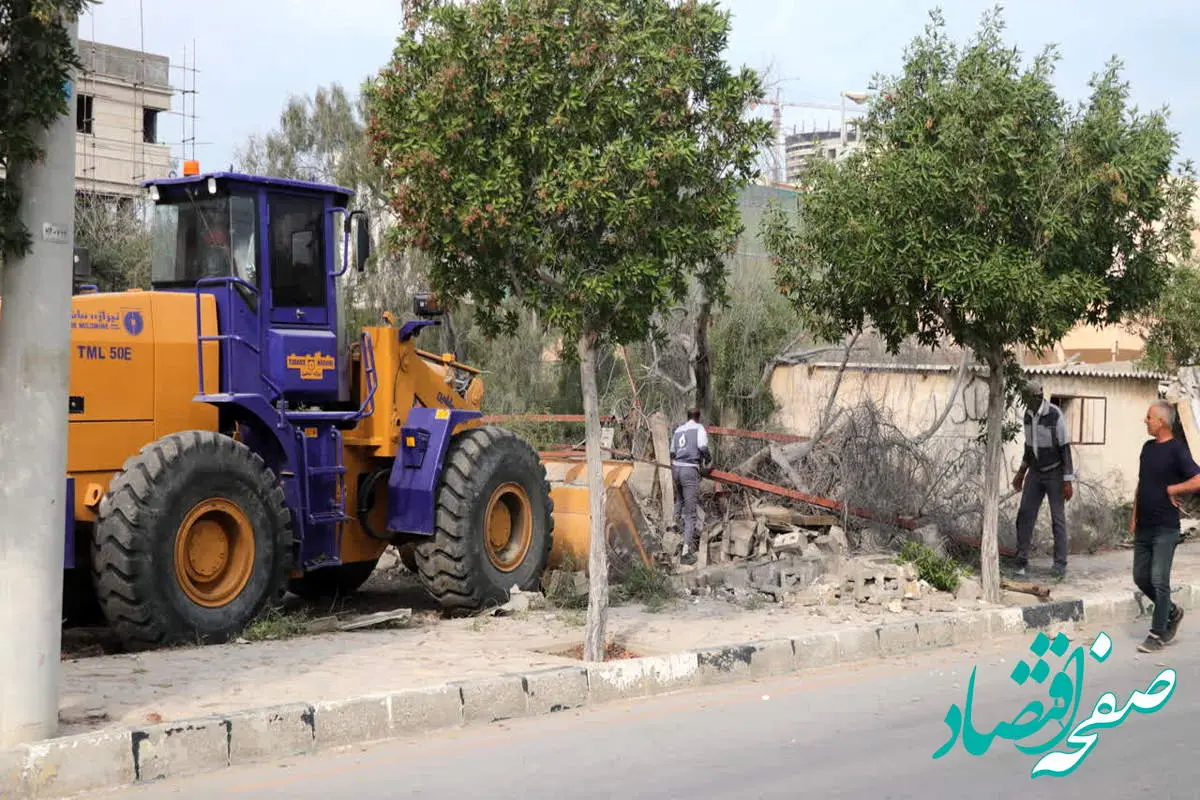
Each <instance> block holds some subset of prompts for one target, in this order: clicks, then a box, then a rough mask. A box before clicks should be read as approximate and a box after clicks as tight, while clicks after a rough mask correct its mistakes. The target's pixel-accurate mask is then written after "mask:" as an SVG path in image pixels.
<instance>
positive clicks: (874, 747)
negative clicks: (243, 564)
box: [94, 618, 1200, 800]
mask: <svg viewBox="0 0 1200 800" xmlns="http://www.w3.org/2000/svg"><path fill="white" fill-rule="evenodd" d="M1189 622H1192V620H1191V618H1189V619H1186V620H1185V621H1184V625H1183V628H1182V629H1181V631H1180V635H1179V639H1178V640H1177V642H1176V643H1175V644H1173V645H1171V646H1170V647H1168V648H1167V649H1166V650H1164V651H1163V652H1161V653H1158V654H1155V655H1144V654H1141V653H1138V652H1137V651H1136V650H1135V647H1136V645H1137V642H1138V641H1140V640H1141V638H1142V637H1143V636H1144V635H1145V630H1146V629H1145V627H1144V626H1140V625H1139V626H1125V627H1110V628H1107V629H1105V630H1106V631H1107V633H1108V635H1109V636H1110V637H1111V641H1112V651H1111V654H1110V655H1109V657H1108V658H1107V660H1105V661H1104V662H1103V663H1098V662H1097V661H1096V660H1094V659H1093V658H1090V657H1088V658H1085V659H1084V660H1085V662H1086V666H1085V668H1084V673H1083V675H1084V677H1083V681H1082V684H1083V689H1082V698H1081V700H1079V701H1078V708H1079V711H1078V715H1077V717H1076V719H1075V724H1079V723H1080V722H1082V721H1083V720H1084V719H1085V718H1087V717H1088V716H1089V715H1090V714H1091V713H1092V710H1093V707H1094V706H1095V703H1096V700H1097V699H1098V698H1099V697H1100V696H1101V695H1102V694H1104V693H1105V692H1112V693H1114V694H1115V695H1116V702H1117V704H1118V706H1120V705H1123V704H1124V703H1126V702H1127V700H1128V699H1129V697H1130V695H1131V694H1132V692H1134V691H1135V690H1141V691H1147V690H1149V689H1151V686H1152V684H1153V683H1154V681H1155V678H1156V676H1158V675H1159V673H1160V672H1161V671H1162V669H1163V668H1164V667H1166V666H1169V667H1172V668H1174V669H1175V670H1176V686H1175V690H1174V694H1173V695H1172V696H1171V697H1170V699H1169V700H1168V701H1167V702H1166V704H1165V705H1163V706H1162V707H1161V708H1160V710H1158V711H1156V712H1154V713H1151V714H1139V713H1132V714H1130V716H1129V718H1128V719H1126V720H1125V722H1124V723H1123V724H1121V725H1118V726H1116V727H1113V728H1110V729H1108V730H1101V731H1100V732H1099V741H1098V742H1096V743H1095V745H1094V746H1093V748H1092V749H1091V751H1090V752H1089V754H1088V755H1087V756H1086V758H1085V759H1084V760H1083V761H1082V763H1081V764H1080V765H1079V766H1078V768H1077V769H1076V770H1075V771H1074V773H1073V774H1070V775H1067V776H1066V777H1053V776H1043V777H1038V778H1031V777H1030V771H1031V770H1032V769H1033V766H1034V764H1035V763H1037V760H1038V758H1039V755H1026V754H1024V753H1021V752H1018V751H1017V750H1016V749H1015V744H1014V742H1012V741H1008V740H1005V739H1001V738H997V739H995V740H994V741H993V742H992V745H991V747H990V749H989V750H987V751H986V752H985V753H984V754H983V755H980V756H972V755H969V754H968V753H966V752H965V751H964V749H963V744H962V740H961V739H959V741H958V742H957V743H956V744H955V746H954V749H953V750H952V751H951V752H950V753H949V754H947V755H946V756H945V757H943V758H940V759H937V760H935V759H933V758H932V756H933V753H934V752H935V751H936V750H937V749H938V748H939V747H941V745H942V744H943V743H944V742H945V741H946V740H947V738H948V737H949V733H950V729H949V727H948V726H947V724H946V722H945V721H944V719H945V717H946V713H947V709H949V707H950V706H951V704H954V703H957V704H958V705H959V706H960V707H962V706H963V705H964V704H965V698H966V691H967V686H968V682H969V678H970V673H971V669H972V667H973V666H977V667H978V671H977V675H976V679H975V692H974V696H975V700H974V707H973V709H972V711H971V718H972V720H973V726H974V728H975V730H977V731H979V732H987V731H990V730H993V728H994V726H996V725H997V723H999V722H1000V721H1002V720H1014V719H1016V718H1017V717H1018V712H1020V711H1021V709H1022V707H1024V706H1025V705H1026V704H1027V703H1029V702H1030V701H1032V700H1035V699H1040V700H1042V701H1043V702H1045V703H1046V705H1047V707H1050V706H1051V705H1052V701H1051V700H1050V699H1049V697H1050V695H1049V691H1050V687H1051V686H1052V685H1053V683H1054V676H1055V675H1056V674H1057V671H1058V667H1059V665H1060V664H1061V663H1062V660H1060V659H1056V658H1055V657H1054V656H1053V655H1052V654H1050V653H1047V654H1046V658H1047V659H1048V660H1049V662H1050V665H1051V666H1052V667H1054V669H1052V670H1051V672H1050V674H1049V676H1047V677H1045V679H1044V683H1042V684H1040V685H1039V684H1036V683H1035V682H1034V680H1033V679H1030V680H1028V681H1026V683H1025V684H1024V685H1023V686H1018V685H1017V684H1016V683H1014V681H1013V680H1012V679H1011V678H1010V673H1011V672H1012V670H1013V668H1014V667H1015V666H1016V664H1017V662H1018V661H1020V660H1028V662H1029V663H1030V665H1031V666H1032V665H1033V663H1035V661H1036V659H1035V658H1034V657H1032V656H1031V654H1030V653H1029V650H1028V648H1029V645H1030V643H1031V642H1032V639H1033V637H1022V638H1014V639H1009V640H1007V641H1004V642H1001V643H990V644H988V645H985V646H984V647H982V648H978V647H976V648H970V649H967V648H960V649H955V650H945V651H941V652H939V653H934V654H929V655H925V656H919V657H915V658H910V659H904V660H899V661H892V662H888V663H875V664H872V665H869V666H862V667H856V668H855V667H852V668H847V667H842V668H838V669H829V670H822V671H819V672H811V673H806V674H804V675H801V676H797V677H792V678H787V679H778V680H772V681H766V682H760V683H753V684H741V685H738V686H733V687H729V688H724V689H717V690H707V691H695V692H688V693H681V694H676V695H672V696H666V697H659V698H653V699H648V700H644V701H639V702H635V703H618V704H613V705H609V706H605V707H602V708H597V709H587V710H583V711H572V712H564V713H560V714H554V715H551V716H547V717H541V718H535V719H524V720H517V721H513V722H506V723H497V724H493V725H490V726H486V727H481V728H474V729H468V730H459V731H454V732H450V733H445V734H436V735H431V736H428V737H424V738H420V739H409V740H403V741H395V742H391V743H387V744H383V745H377V746H373V747H369V748H361V749H358V750H354V751H351V752H343V753H338V754H334V755H316V756H309V757H304V758H299V759H292V760H289V761H287V762H283V763H278V764H272V765H266V766H256V767H244V768H236V769H229V770H224V771H222V772H219V773H213V774H210V775H206V776H203V777H198V778H193V779H183V780H170V781H164V782H160V783H157V784H153V785H150V786H144V787H139V788H137V789H131V790H124V791H116V792H108V793H103V794H100V795H94V796H99V797H104V798H130V799H131V800H151V799H152V798H197V800H207V799H208V798H212V797H226V796H230V797H247V798H250V797H253V798H309V797H311V798H330V797H353V798H355V800H370V799H372V798H396V797H430V798H435V797H436V798H443V797H470V798H492V797H495V798H520V799H521V800H540V799H541V798H546V799H547V800H551V799H553V800H562V798H606V799H607V798H612V797H636V798H688V800H691V799H692V798H731V799H732V798H737V800H744V799H745V798H776V797H778V798H789V799H791V798H799V797H814V798H822V800H826V799H827V798H842V797H846V798H858V797H862V798H870V800H881V798H920V800H929V798H931V797H947V798H949V797H971V798H973V799H977V798H992V797H995V798H1009V797H1021V798H1023V799H1025V800H1028V799H1029V798H1038V797H1046V798H1049V797H1054V798H1056V800H1059V798H1062V797H1064V796H1072V797H1121V798H1128V797H1134V796H1140V795H1143V794H1151V793H1152V794H1153V795H1154V796H1157V797H1169V798H1185V797H1186V798H1195V797H1200V759H1197V758H1196V756H1195V752H1196V749H1197V727H1196V723H1195V720H1196V719H1197V716H1196V715H1197V712H1198V711H1200V677H1198V676H1197V670H1196V665H1197V664H1198V663H1200V628H1198V625H1200V620H1198V621H1197V622H1196V623H1193V624H1192V625H1189V624H1188V623H1189ZM1099 630H1100V629H1099V628H1091V629H1088V630H1086V631H1079V632H1074V633H1072V634H1070V635H1071V646H1072V649H1073V648H1074V647H1075V646H1079V645H1082V647H1083V648H1084V651H1085V653H1086V650H1087V648H1088V646H1089V645H1090V644H1091V643H1092V641H1093V640H1094V638H1095V633H1096V632H1098V631H1099ZM1070 652H1071V651H1070V650H1068V653H1067V655H1068V656H1069V655H1070ZM1072 674H1074V670H1073V669H1072ZM1062 682H1063V679H1059V684H1060V686H1059V688H1062ZM1068 714H1069V712H1068ZM1028 717H1029V715H1026V717H1025V718H1026V719H1027V718H1028ZM1072 727H1073V726H1072ZM1059 729H1060V728H1059V723H1057V722H1054V721H1051V722H1049V723H1048V724H1047V725H1046V727H1044V728H1042V729H1041V731H1040V733H1037V732H1030V733H1028V734H1027V738H1026V739H1025V743H1026V744H1029V743H1035V744H1038V743H1042V742H1044V741H1046V740H1047V739H1049V738H1050V737H1051V735H1052V734H1053V733H1055V732H1057V731H1058V730H1059ZM1017 738H1020V737H1017ZM1056 749H1057V750H1059V751H1063V752H1066V751H1068V750H1070V749H1073V748H1070V747H1068V746H1067V743H1066V742H1065V741H1063V742H1062V743H1061V744H1059V745H1058V747H1057V748H1056Z"/></svg>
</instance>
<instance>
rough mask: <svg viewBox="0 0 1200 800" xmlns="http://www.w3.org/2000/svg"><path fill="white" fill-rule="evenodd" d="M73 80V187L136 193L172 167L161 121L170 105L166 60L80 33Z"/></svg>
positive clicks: (114, 193)
mask: <svg viewBox="0 0 1200 800" xmlns="http://www.w3.org/2000/svg"><path fill="white" fill-rule="evenodd" d="M78 52H79V57H80V61H81V62H82V63H83V70H82V71H81V72H80V74H79V76H78V78H77V80H76V82H75V187H76V191H77V192H86V193H90V194H98V195H102V196H105V197H112V198H114V199H116V198H123V197H134V196H136V195H137V194H138V193H139V192H140V191H141V189H140V187H139V184H140V183H141V181H143V180H146V179H148V178H156V177H162V176H165V175H166V174H167V173H168V172H170V170H171V168H172V163H173V162H172V159H171V148H170V146H169V145H168V144H165V143H164V142H165V141H166V140H167V138H168V137H166V136H165V135H164V133H165V131H164V126H165V123H166V120H167V116H168V111H169V110H170V108H171V95H172V90H171V83H170V60H169V59H168V58H167V57H166V56H161V55H154V54H152V53H143V52H141V51H139V50H130V49H127V48H124V47H114V46H113V45H107V44H100V43H98V42H91V41H87V40H83V39H81V40H80V41H79V45H78Z"/></svg>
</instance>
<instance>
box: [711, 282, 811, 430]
mask: <svg viewBox="0 0 1200 800" xmlns="http://www.w3.org/2000/svg"><path fill="white" fill-rule="evenodd" d="M795 328H796V318H795V314H794V313H793V311H792V309H791V308H790V306H789V304H788V302H787V300H786V299H785V298H783V297H782V296H781V295H780V294H779V293H778V292H776V291H772V287H770V286H769V285H768V284H766V283H765V282H756V283H753V284H749V285H744V286H743V287H742V288H741V289H740V290H739V289H737V288H735V290H734V291H733V292H732V293H731V297H730V301H729V304H728V305H727V306H726V307H725V309H723V310H722V312H721V313H720V314H719V315H718V316H717V318H716V321H715V323H714V325H713V330H712V335H711V337H710V339H709V349H710V352H711V357H712V361H713V370H712V372H713V396H714V397H715V398H716V400H717V403H719V404H720V405H721V407H722V409H723V410H724V411H725V412H726V413H724V414H723V415H722V419H723V420H726V419H727V420H729V421H730V422H731V423H736V425H738V426H739V427H744V428H758V427H761V426H762V425H764V424H765V423H766V422H767V420H769V419H770V417H771V415H772V414H774V413H775V411H776V404H775V397H774V395H773V394H772V393H771V385H770V380H769V378H768V380H766V381H764V380H763V374H764V368H765V367H766V366H767V364H768V363H769V362H770V361H771V360H773V359H774V358H775V357H776V356H779V355H781V354H782V351H783V349H784V348H785V347H787V345H788V343H789V342H790V341H792V339H793V338H794V336H795Z"/></svg>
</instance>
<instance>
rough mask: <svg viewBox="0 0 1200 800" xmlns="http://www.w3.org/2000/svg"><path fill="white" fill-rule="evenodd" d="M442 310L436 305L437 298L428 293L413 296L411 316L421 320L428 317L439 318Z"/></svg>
mask: <svg viewBox="0 0 1200 800" xmlns="http://www.w3.org/2000/svg"><path fill="white" fill-rule="evenodd" d="M442 313H443V312H442V309H441V307H440V306H439V305H438V302H437V297H436V296H434V295H432V294H430V293H428V292H421V293H419V294H415V295H413V316H414V317H420V318H422V319H428V318H430V317H440V316H441V315H442Z"/></svg>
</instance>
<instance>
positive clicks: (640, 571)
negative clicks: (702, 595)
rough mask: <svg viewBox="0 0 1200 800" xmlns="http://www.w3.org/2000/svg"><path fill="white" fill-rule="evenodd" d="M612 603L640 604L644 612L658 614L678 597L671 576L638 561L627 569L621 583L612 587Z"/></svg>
mask: <svg viewBox="0 0 1200 800" xmlns="http://www.w3.org/2000/svg"><path fill="white" fill-rule="evenodd" d="M612 593H613V601H614V602H617V603H642V605H643V607H644V608H645V610H646V611H649V612H651V613H654V612H658V611H661V610H663V609H664V608H666V606H667V604H668V603H669V602H670V601H671V600H674V599H675V598H676V597H677V596H678V594H679V593H678V591H676V589H675V585H674V584H672V583H671V576H670V575H668V574H667V573H666V572H664V571H662V570H661V569H658V568H657V567H654V566H647V565H646V564H643V563H642V562H640V561H638V562H635V563H634V564H632V565H631V566H630V567H629V571H628V572H626V573H625V575H623V576H622V578H621V582H620V583H618V584H616V585H615V586H613V589H612Z"/></svg>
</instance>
